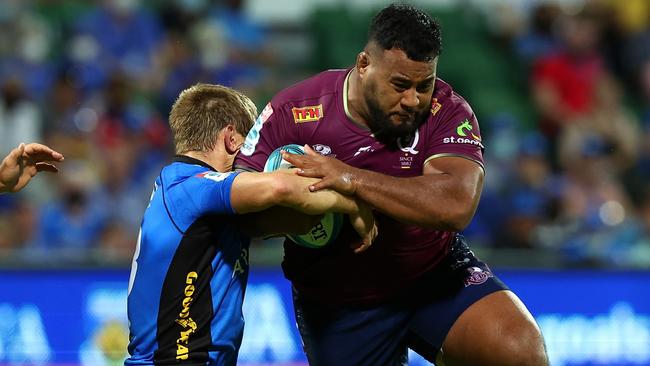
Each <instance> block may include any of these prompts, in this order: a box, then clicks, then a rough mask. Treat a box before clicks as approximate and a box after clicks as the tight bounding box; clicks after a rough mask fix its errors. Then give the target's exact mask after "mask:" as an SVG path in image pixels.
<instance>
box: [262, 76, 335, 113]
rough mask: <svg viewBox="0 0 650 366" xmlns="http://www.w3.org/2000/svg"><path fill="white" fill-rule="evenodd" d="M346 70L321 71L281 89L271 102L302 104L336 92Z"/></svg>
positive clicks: (276, 103)
mask: <svg viewBox="0 0 650 366" xmlns="http://www.w3.org/2000/svg"><path fill="white" fill-rule="evenodd" d="M347 72H348V70H345V69H336V70H327V71H323V72H321V73H319V74H316V75H314V76H312V77H310V78H308V79H305V80H302V81H300V82H298V83H296V84H294V85H292V86H290V87H288V88H286V89H284V90H282V91H281V92H279V93H278V94H276V96H275V97H274V98H273V100H272V101H271V103H272V104H273V105H274V106H283V105H287V104H291V105H294V104H303V102H310V101H314V100H321V99H322V98H323V97H327V96H331V95H334V94H338V93H339V90H340V89H341V87H340V86H341V85H342V84H343V80H344V79H345V76H346V75H347Z"/></svg>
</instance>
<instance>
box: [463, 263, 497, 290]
mask: <svg viewBox="0 0 650 366" xmlns="http://www.w3.org/2000/svg"><path fill="white" fill-rule="evenodd" d="M467 272H469V275H467V277H465V280H464V282H465V287H467V286H471V285H480V284H482V283H485V281H487V280H488V278H490V277H494V275H493V274H492V272H490V271H488V270H485V271H484V270H482V269H480V268H479V267H469V268H467Z"/></svg>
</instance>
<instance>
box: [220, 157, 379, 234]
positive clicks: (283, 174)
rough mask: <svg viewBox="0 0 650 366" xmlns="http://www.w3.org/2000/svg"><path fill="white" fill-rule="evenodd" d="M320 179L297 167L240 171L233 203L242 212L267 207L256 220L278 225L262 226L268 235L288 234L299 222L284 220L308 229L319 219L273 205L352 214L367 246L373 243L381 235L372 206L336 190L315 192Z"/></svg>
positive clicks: (312, 212) (306, 211) (315, 212)
mask: <svg viewBox="0 0 650 366" xmlns="http://www.w3.org/2000/svg"><path fill="white" fill-rule="evenodd" d="M317 181H318V179H314V178H306V177H301V176H298V175H296V174H295V172H294V171H293V170H279V171H277V172H273V173H240V174H239V175H238V176H237V177H236V178H235V181H234V182H233V186H232V189H231V204H232V206H233V208H234V209H235V210H236V211H237V212H238V213H240V214H244V213H250V212H256V211H263V210H266V211H265V212H264V213H260V214H258V216H256V220H255V221H258V222H267V221H268V222H272V223H274V224H275V223H277V225H273V226H268V225H267V227H266V228H265V227H263V226H261V227H260V226H258V227H257V230H260V229H261V230H262V233H264V234H277V233H288V232H291V231H292V229H293V228H295V227H296V223H295V222H294V223H292V224H291V225H292V226H289V227H286V226H284V225H282V224H281V223H280V221H285V222H286V221H289V222H291V221H293V220H294V219H295V220H298V227H299V228H300V227H304V228H305V230H304V231H305V232H306V231H307V230H309V228H311V227H312V226H313V225H314V224H316V222H317V221H312V220H311V219H309V218H307V219H304V218H302V219H301V218H299V217H295V218H292V217H291V212H290V211H287V210H283V211H280V212H279V211H278V210H277V209H272V210H267V209H268V208H271V207H273V206H282V207H283V208H288V209H292V210H295V211H299V212H301V213H302V214H307V215H321V214H324V213H326V212H340V213H345V214H349V215H350V216H351V222H352V225H353V227H354V228H355V230H356V231H357V233H359V235H360V236H361V237H362V238H363V239H364V242H365V243H366V244H367V245H370V244H371V242H372V240H373V239H374V238H375V236H376V234H377V228H376V226H375V222H374V216H373V215H372V211H371V209H370V208H369V207H368V206H367V205H366V204H365V203H363V202H362V201H360V200H359V199H357V198H354V197H350V196H345V195H342V194H340V193H338V192H335V191H333V190H327V189H325V190H320V191H318V192H311V191H310V190H309V186H310V185H312V184H314V183H316V182H317ZM283 213H284V214H283ZM259 215H261V216H259ZM287 215H289V216H287ZM302 216H304V215H302ZM301 220H302V222H301ZM305 224H308V226H305Z"/></svg>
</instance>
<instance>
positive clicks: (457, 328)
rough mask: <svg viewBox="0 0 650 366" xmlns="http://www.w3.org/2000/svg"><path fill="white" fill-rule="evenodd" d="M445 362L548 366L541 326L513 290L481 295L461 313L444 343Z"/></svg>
mask: <svg viewBox="0 0 650 366" xmlns="http://www.w3.org/2000/svg"><path fill="white" fill-rule="evenodd" d="M442 360H443V361H444V362H443V364H444V365H446V366H455V365H486V366H491V365H494V366H510V365H512V366H516V365H526V366H547V365H548V358H547V355H546V350H545V347H544V340H543V338H542V334H541V332H540V330H539V327H538V326H537V324H536V323H535V320H534V318H533V316H532V315H531V314H530V312H529V311H528V309H526V307H525V306H524V304H523V303H522V302H521V300H519V298H518V297H517V296H516V295H515V294H514V293H512V292H511V291H499V292H495V293H493V294H490V295H488V296H485V297H484V298H482V299H480V300H479V301H477V302H476V303H474V304H473V305H472V306H470V307H469V308H468V309H467V310H465V311H464V312H463V314H461V316H460V317H459V318H458V319H457V320H456V322H455V323H454V325H453V326H452V328H451V329H450V331H449V334H448V335H447V337H446V339H445V342H444V345H443V355H442Z"/></svg>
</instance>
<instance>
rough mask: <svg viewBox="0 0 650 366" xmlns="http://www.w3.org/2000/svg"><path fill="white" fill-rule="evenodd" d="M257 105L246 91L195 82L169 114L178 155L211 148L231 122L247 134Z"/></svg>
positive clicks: (238, 130)
mask: <svg viewBox="0 0 650 366" xmlns="http://www.w3.org/2000/svg"><path fill="white" fill-rule="evenodd" d="M256 115H257V108H256V107H255V104H254V103H253V102H252V101H251V100H250V98H248V97H247V96H245V95H244V94H242V93H240V92H238V91H236V90H234V89H231V88H228V87H225V86H223V85H214V84H202V83H199V84H196V85H193V86H191V87H189V88H187V89H185V90H183V91H182V92H181V94H180V95H179V96H178V99H176V102H174V105H173V106H172V110H171V112H170V113H169V126H170V127H171V129H172V134H173V136H174V147H175V149H176V153H177V154H182V153H185V152H188V151H210V150H212V149H213V148H214V144H215V140H216V138H217V135H218V134H219V131H221V130H222V129H223V128H224V127H226V126H228V124H232V125H233V127H234V128H235V130H236V131H237V132H239V133H240V134H242V135H244V136H245V135H246V134H247V133H248V130H250V129H251V127H252V126H253V122H254V121H255V116H256Z"/></svg>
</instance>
